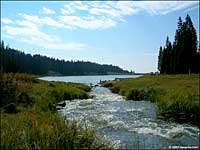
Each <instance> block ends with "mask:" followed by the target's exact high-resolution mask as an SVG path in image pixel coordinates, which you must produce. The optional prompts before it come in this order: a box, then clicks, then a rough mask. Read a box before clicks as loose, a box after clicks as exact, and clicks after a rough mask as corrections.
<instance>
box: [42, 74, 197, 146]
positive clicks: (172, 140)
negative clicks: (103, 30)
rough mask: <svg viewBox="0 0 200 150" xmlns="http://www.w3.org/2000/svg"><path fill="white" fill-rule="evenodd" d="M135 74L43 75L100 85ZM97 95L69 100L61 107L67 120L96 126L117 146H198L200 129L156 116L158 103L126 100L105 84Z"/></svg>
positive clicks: (95, 93) (66, 80)
mask: <svg viewBox="0 0 200 150" xmlns="http://www.w3.org/2000/svg"><path fill="white" fill-rule="evenodd" d="M135 77H138V76H134V75H107V76H63V77H43V78H41V79H43V80H48V81H64V82H80V83H85V84H90V83H91V84H97V83H99V81H100V80H101V81H103V80H114V79H115V78H135ZM90 94H91V95H94V98H92V99H87V100H73V101H66V107H65V108H63V109H61V110H59V112H60V113H61V115H62V116H64V118H66V119H67V120H76V121H77V122H78V123H79V124H80V125H82V126H83V127H84V126H85V124H87V127H89V128H93V129H95V130H96V131H97V132H98V133H100V134H102V135H103V136H104V137H105V138H106V139H108V140H111V141H112V142H113V143H116V144H115V148H116V149H122V148H123V149H124V148H126V149H163V148H170V147H172V148H173V146H174V148H175V146H177V147H176V148H178V147H179V148H181V147H182V148H184V147H185V146H190V147H191V148H196V149H197V148H198V146H199V128H198V127H196V126H192V125H188V124H177V123H167V122H165V121H161V120H157V119H156V106H155V105H154V104H152V103H150V102H148V101H125V100H124V98H123V97H122V96H120V95H118V94H113V93H111V92H110V90H109V89H107V88H104V87H100V86H98V87H94V88H92V91H91V92H90Z"/></svg>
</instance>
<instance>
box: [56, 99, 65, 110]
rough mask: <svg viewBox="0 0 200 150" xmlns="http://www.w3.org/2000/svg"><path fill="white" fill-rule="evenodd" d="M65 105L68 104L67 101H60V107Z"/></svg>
mask: <svg viewBox="0 0 200 150" xmlns="http://www.w3.org/2000/svg"><path fill="white" fill-rule="evenodd" d="M65 105H66V103H65V101H64V102H60V103H58V106H60V107H65ZM56 108H57V107H56Z"/></svg>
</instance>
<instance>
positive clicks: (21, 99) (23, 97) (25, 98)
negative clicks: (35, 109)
mask: <svg viewBox="0 0 200 150" xmlns="http://www.w3.org/2000/svg"><path fill="white" fill-rule="evenodd" d="M17 102H18V103H21V104H23V105H25V106H26V105H31V104H33V101H32V99H31V98H30V97H29V95H28V94H27V93H25V92H22V93H21V94H20V95H19V96H18V101H17Z"/></svg>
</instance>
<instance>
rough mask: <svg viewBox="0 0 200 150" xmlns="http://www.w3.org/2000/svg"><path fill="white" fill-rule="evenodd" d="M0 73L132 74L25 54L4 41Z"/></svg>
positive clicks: (108, 67)
mask: <svg viewBox="0 0 200 150" xmlns="http://www.w3.org/2000/svg"><path fill="white" fill-rule="evenodd" d="M0 71H1V72H4V73H9V72H14V73H16V72H21V73H30V74H35V75H50V76H55V75H56V76H59V75H65V76H69V75H107V74H132V72H129V71H126V70H123V69H121V68H120V67H118V66H113V65H106V64H103V65H100V64H97V63H93V62H88V61H87V62H84V61H65V60H59V59H54V58H50V57H46V56H41V55H39V54H37V55H31V54H25V53H23V52H20V51H19V50H16V49H13V48H10V47H9V46H5V44H4V41H1V42H0Z"/></svg>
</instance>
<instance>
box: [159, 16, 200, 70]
mask: <svg viewBox="0 0 200 150" xmlns="http://www.w3.org/2000/svg"><path fill="white" fill-rule="evenodd" d="M161 54H162V59H161ZM199 57H200V56H199V52H198V51H197V34H196V30H195V28H194V26H193V23H192V20H191V18H190V16H189V15H187V16H186V18H185V22H182V19H181V17H179V19H178V28H177V30H176V34H175V39H174V42H173V46H172V44H171V42H170V41H169V38H168V37H167V40H166V44H165V47H164V48H163V50H162V52H161V51H160V52H159V59H158V70H159V71H160V73H192V72H193V73H195V72H199V71H200V67H199V61H200V58H199ZM161 62H162V63H161Z"/></svg>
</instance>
